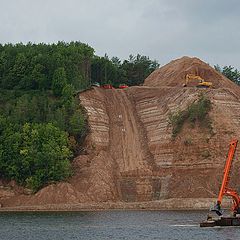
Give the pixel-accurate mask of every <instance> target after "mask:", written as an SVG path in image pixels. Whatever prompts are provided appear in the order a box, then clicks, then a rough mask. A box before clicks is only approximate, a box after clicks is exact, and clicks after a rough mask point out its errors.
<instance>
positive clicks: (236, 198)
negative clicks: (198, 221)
mask: <svg viewBox="0 0 240 240" xmlns="http://www.w3.org/2000/svg"><path fill="white" fill-rule="evenodd" d="M237 143H238V140H232V141H231V143H230V145H229V151H228V156H227V160H226V164H225V168H224V174H223V180H222V185H221V188H220V191H219V194H218V199H217V204H216V205H215V207H214V208H213V209H211V211H214V212H216V213H217V214H218V215H219V216H221V215H222V210H221V204H222V199H223V196H224V195H226V196H230V197H232V199H233V207H232V210H233V212H234V213H238V212H239V203H240V198H239V196H238V193H237V192H236V191H235V190H233V189H231V188H229V187H228V183H229V180H230V176H229V175H230V171H231V166H232V162H233V157H234V154H235V151H236V147H237Z"/></svg>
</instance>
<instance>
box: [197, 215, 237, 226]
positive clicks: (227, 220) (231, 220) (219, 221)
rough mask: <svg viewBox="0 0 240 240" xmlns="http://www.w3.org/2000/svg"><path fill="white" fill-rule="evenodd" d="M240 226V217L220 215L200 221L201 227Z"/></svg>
mask: <svg viewBox="0 0 240 240" xmlns="http://www.w3.org/2000/svg"><path fill="white" fill-rule="evenodd" d="M215 226H240V217H220V218H213V219H211V220H206V221H203V222H201V223H200V227H215Z"/></svg>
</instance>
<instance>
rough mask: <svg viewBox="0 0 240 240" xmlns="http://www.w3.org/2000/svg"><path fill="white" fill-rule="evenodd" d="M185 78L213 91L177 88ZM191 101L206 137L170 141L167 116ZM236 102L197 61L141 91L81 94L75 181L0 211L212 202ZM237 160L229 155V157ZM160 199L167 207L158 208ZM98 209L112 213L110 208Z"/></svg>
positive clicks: (166, 71) (238, 129)
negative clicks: (206, 114)
mask: <svg viewBox="0 0 240 240" xmlns="http://www.w3.org/2000/svg"><path fill="white" fill-rule="evenodd" d="M186 73H194V74H198V75H200V76H202V77H203V78H205V79H206V80H207V81H211V82H213V89H197V88H195V87H186V88H183V87H182V84H183V83H184V77H185V75H186ZM199 94H205V95H206V96H207V97H208V98H209V99H210V100H211V103H212V110H211V112H210V117H211V119H212V127H213V130H212V132H210V131H209V130H208V129H206V128H203V129H202V128H199V127H195V128H192V127H191V126H190V125H188V124H185V125H184V127H183V129H182V131H181V133H180V134H179V135H178V136H177V137H176V139H175V140H173V139H172V128H171V126H170V124H169V114H170V113H174V112H177V111H178V110H183V109H186V108H187V106H188V105H189V104H191V103H192V102H194V101H196V100H197V99H198V96H199ZM239 94H240V88H239V87H238V86H237V85H235V84H234V83H232V82H231V81H230V80H228V79H226V78H225V77H223V76H222V75H221V74H219V73H218V72H216V71H215V70H214V69H212V68H211V67H209V66H208V65H207V64H205V63H203V62H202V61H201V60H199V59H197V58H188V57H183V58H181V59H178V60H175V61H172V62H170V63H169V64H167V65H166V66H164V67H162V68H160V69H158V70H156V71H155V72H154V73H152V74H151V75H150V76H149V77H148V78H147V79H146V81H145V84H144V86H142V87H131V88H128V89H114V90H111V89H101V88H94V89H92V90H89V91H85V92H83V93H81V94H80V100H81V103H82V105H83V106H84V107H85V109H86V112H87V115H88V118H89V126H90V133H89V135H88V136H87V139H86V141H85V145H84V148H85V152H86V153H87V154H86V155H82V156H79V157H78V158H76V159H75V160H74V163H73V167H74V171H75V175H74V176H73V177H72V178H71V179H69V182H68V183H59V184H56V185H50V186H48V187H46V188H44V189H42V190H41V191H39V192H38V193H37V194H35V195H34V196H26V195H24V194H22V193H21V192H20V193H18V194H16V193H15V195H14V194H13V195H11V196H10V195H9V196H8V197H6V198H2V203H3V205H4V206H16V205H18V206H21V205H44V204H45V205H46V204H67V205H66V206H69V204H86V203H88V204H99V203H101V202H118V201H122V202H143V201H148V203H147V204H146V205H144V207H146V206H151V207H153V208H154V207H156V208H157V207H161V206H162V207H164V206H165V207H166V208H168V207H171V206H174V207H175V208H177V207H178V206H176V205H175V202H176V201H175V200H174V199H176V198H177V199H178V200H179V199H186V198H191V199H190V200H189V201H185V200H184V201H178V202H179V207H181V206H186V204H193V202H194V199H196V202H197V200H198V199H199V198H206V199H207V198H212V197H216V194H217V191H218V189H219V182H220V180H221V177H222V173H223V167H224V163H225V157H226V153H227V150H228V143H229V141H230V139H231V138H233V137H236V138H238V136H240V99H239V96H240V95H239ZM238 149H240V148H238ZM239 153H240V150H237V154H236V155H238V156H239ZM239 168H240V161H239V160H238V158H237V159H236V160H235V161H234V166H233V171H232V174H233V178H232V184H233V185H236V184H238V185H239V184H240V179H239V177H238V176H239V174H238V172H239ZM165 199H172V200H171V201H168V204H166V201H165ZM155 200H157V201H159V200H160V201H159V202H161V201H162V202H161V203H162V205H161V204H160V205H158V204H156V201H155ZM150 201H151V203H150ZM153 201H155V202H153ZM203 202H204V201H203ZM170 203H171V204H170ZM164 204H165V205H164ZM169 204H170V205H169ZM206 204H207V203H206V201H205V205H204V206H206ZM82 206H84V205H82ZM91 206H93V205H91ZM94 206H95V207H96V205H94ZM99 206H100V205H99ZM104 206H105V207H114V206H113V205H112V204H110V203H109V204H108V205H104ZM126 206H127V205H124V204H120V205H118V207H121V208H124V207H126ZM134 206H135V207H142V205H137V204H136V205H134ZM189 206H196V205H189ZM199 206H203V205H201V204H200V205H199ZM63 208H64V207H63Z"/></svg>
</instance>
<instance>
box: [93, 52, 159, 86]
mask: <svg viewBox="0 0 240 240" xmlns="http://www.w3.org/2000/svg"><path fill="white" fill-rule="evenodd" d="M158 67H159V64H158V62H157V61H152V60H150V59H149V57H146V56H141V55H139V54H138V55H136V56H133V55H130V56H129V59H128V60H124V61H123V62H122V61H121V60H120V59H119V58H117V57H113V58H112V59H111V60H110V59H109V58H108V56H106V55H105V56H104V57H98V56H96V57H94V59H93V61H92V69H91V70H92V71H91V77H92V82H99V83H100V84H106V83H111V84H113V85H114V86H118V85H119V84H121V83H125V84H128V85H129V86H133V85H140V84H142V83H143V82H144V79H145V78H146V77H147V76H148V75H149V74H150V73H151V72H153V71H154V70H155V69H156V68H158Z"/></svg>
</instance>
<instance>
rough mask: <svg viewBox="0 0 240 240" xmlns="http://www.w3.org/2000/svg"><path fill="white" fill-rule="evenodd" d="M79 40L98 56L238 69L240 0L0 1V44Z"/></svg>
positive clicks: (239, 64) (239, 65)
mask: <svg viewBox="0 0 240 240" xmlns="http://www.w3.org/2000/svg"><path fill="white" fill-rule="evenodd" d="M59 40H60V41H67V42H68V41H81V42H84V43H87V44H89V45H90V46H92V47H93V48H94V49H95V51H96V54H97V55H104V54H105V53H107V54H108V55H109V56H110V57H112V56H117V57H120V58H121V59H126V58H128V56H129V54H137V53H139V54H142V55H146V56H149V57H150V58H151V59H156V60H158V61H159V63H160V64H161V65H163V64H165V63H167V62H169V61H170V60H172V59H175V58H179V57H181V56H186V55H187V56H196V57H199V58H200V59H202V60H203V61H205V62H208V63H210V64H211V65H213V64H217V63H218V64H220V65H232V66H235V67H237V68H238V69H240V61H239V55H240V47H239V44H240V1H239V0H101V1H100V0H0V43H2V44H3V43H8V42H11V43H16V42H24V43H26V42H28V41H31V42H36V43H38V42H47V43H51V42H57V41H59Z"/></svg>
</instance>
